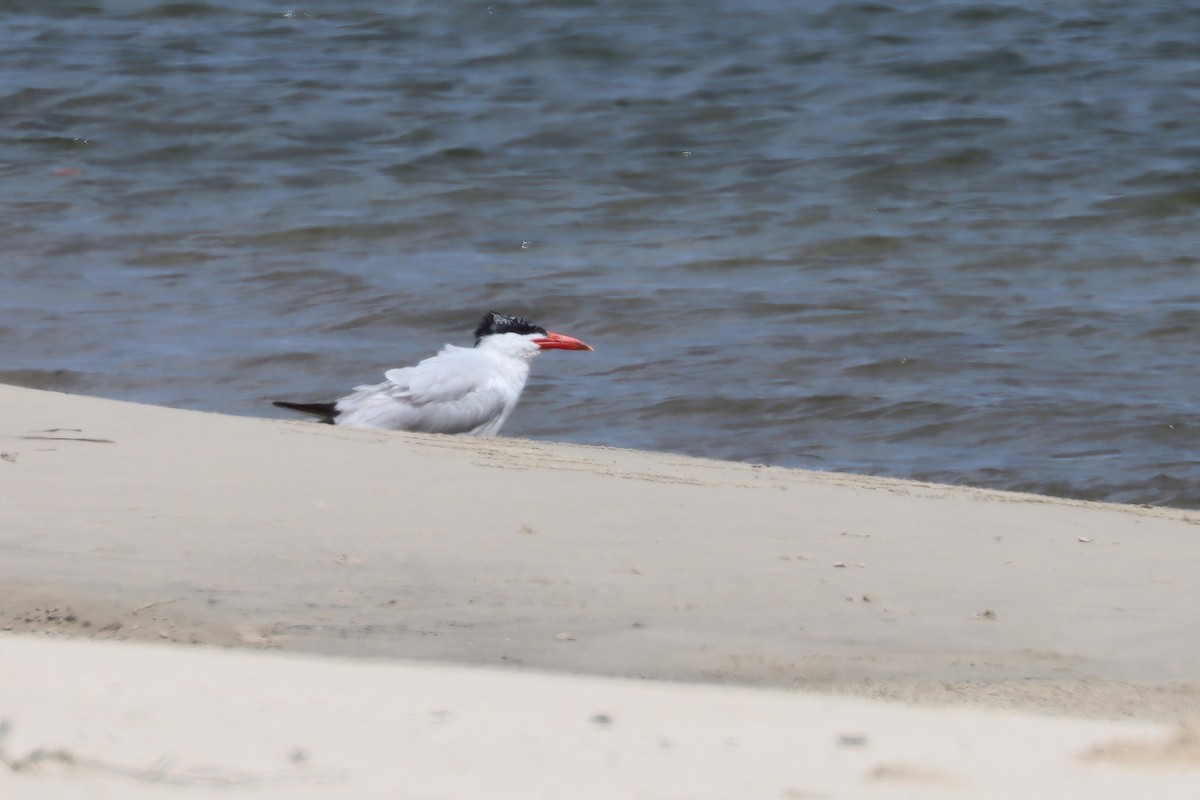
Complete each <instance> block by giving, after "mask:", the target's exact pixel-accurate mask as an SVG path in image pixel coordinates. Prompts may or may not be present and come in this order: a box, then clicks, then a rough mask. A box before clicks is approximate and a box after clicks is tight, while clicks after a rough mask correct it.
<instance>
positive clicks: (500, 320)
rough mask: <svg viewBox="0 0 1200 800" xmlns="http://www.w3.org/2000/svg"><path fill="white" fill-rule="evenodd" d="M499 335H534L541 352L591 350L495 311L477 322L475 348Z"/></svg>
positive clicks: (556, 334) (566, 337)
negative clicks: (487, 338)
mask: <svg viewBox="0 0 1200 800" xmlns="http://www.w3.org/2000/svg"><path fill="white" fill-rule="evenodd" d="M500 333H515V334H517V335H518V336H529V335H530V334H534V335H536V336H537V337H538V338H537V339H534V340H533V341H534V343H535V344H536V345H537V346H538V347H540V348H541V349H542V350H591V349H592V348H591V347H590V346H589V345H586V344H584V343H583V342H581V341H579V340H578V339H575V338H573V337H570V336H564V335H563V334H561V333H554V332H553V331H547V330H546V329H545V328H543V327H542V326H541V325H534V324H533V323H532V322H530V321H529V320H527V319H525V318H524V317H514V316H511V315H509V314H500V313H497V312H495V311H489V312H488V313H486V314H484V315H483V319H482V320H480V321H479V327H478V328H476V329H475V346H476V347H478V346H479V343H480V342H482V341H483V340H484V339H485V338H486V337H488V336H495V335H496V334H500Z"/></svg>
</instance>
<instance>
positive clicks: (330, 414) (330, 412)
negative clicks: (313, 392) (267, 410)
mask: <svg viewBox="0 0 1200 800" xmlns="http://www.w3.org/2000/svg"><path fill="white" fill-rule="evenodd" d="M271 405H273V406H277V407H278V408H286V409H288V410H290V411H299V412H300V413H301V414H312V415H313V416H314V417H320V418H321V422H324V423H326V424H328V425H332V424H333V421H334V420H335V419H336V418H337V415H338V414H339V413H340V412H339V411H338V410H337V404H336V403H287V402H284V401H283V400H276V401H275V402H273V403H271Z"/></svg>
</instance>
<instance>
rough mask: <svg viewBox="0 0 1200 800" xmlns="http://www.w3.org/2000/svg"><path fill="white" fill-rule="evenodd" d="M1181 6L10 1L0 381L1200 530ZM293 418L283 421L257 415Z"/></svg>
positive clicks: (1196, 302)
mask: <svg viewBox="0 0 1200 800" xmlns="http://www.w3.org/2000/svg"><path fill="white" fill-rule="evenodd" d="M1198 43H1200V15H1197V14H1196V13H1195V12H1194V8H1192V7H1190V4H1188V3H1183V2H1165V1H1159V2H1147V3H1124V2H1122V3H1117V2H1087V3H1062V4H1052V8H1051V10H1047V8H1046V4H1042V3H1033V2H1028V1H1027V0H1026V1H1025V2H1020V3H1005V4H999V3H970V2H925V3H899V2H889V3H883V2H866V3H855V4H845V3H832V2H825V3H821V2H814V3H804V4H798V3H785V2H750V3H746V2H737V3H734V2H683V0H658V1H657V2H655V1H654V0H650V1H649V2H647V1H646V0H641V1H640V2H636V3H592V2H558V3H555V2H493V3H490V4H489V3H486V2H480V3H438V2H418V1H417V0H413V1H412V2H396V3H378V2H374V3H368V2H357V1H356V0H340V1H339V2H314V3H310V4H308V5H305V6H300V5H295V6H290V5H288V4H285V3H274V2H264V1H262V0H251V1H249V2H246V1H243V2H238V3H232V2H207V3H202V2H174V3H167V2H133V0H75V1H73V2H69V1H68V0H63V1H62V2H54V3H46V2H41V1H40V0H27V1H25V2H20V1H19V0H18V1H16V2H14V0H8V2H5V3H3V4H0V186H2V187H3V191H2V192H0V241H3V243H4V244H3V249H2V251H0V288H2V290H3V291H2V292H0V343H2V345H3V346H2V347H0V380H4V381H8V382H13V383H20V384H26V385H32V386H39V387H46V388H51V389H60V390H65V391H71V392H80V393H90V394H98V395H106V396H111V397H119V398H126V399H131V400H138V401H146V402H153V403H162V404H167V405H173V406H181V407H186V408H199V409H209V410H216V411H223V412H229V413H235V414H247V415H262V416H275V415H276V412H275V410H274V409H272V408H270V406H269V403H268V401H269V400H270V399H273V398H289V399H326V398H328V397H333V396H336V395H337V394H338V393H339V392H340V391H343V390H345V389H347V388H348V387H350V386H352V385H354V384H356V383H362V382H373V381H375V380H377V379H378V378H379V376H380V374H381V372H382V370H383V369H384V368H387V367H390V366H399V365H403V364H406V363H410V362H412V361H414V360H416V359H418V358H421V357H423V356H425V355H428V354H430V353H431V352H433V351H434V350H435V349H437V348H438V347H439V346H440V345H441V344H442V343H443V342H446V341H452V342H456V343H460V344H467V343H469V341H470V331H471V330H472V328H473V326H474V324H475V322H476V320H477V318H478V317H479V316H480V314H481V313H482V312H483V311H485V310H488V309H491V308H495V309H497V310H501V311H509V312H513V313H522V314H526V315H528V316H530V317H532V318H533V319H535V320H536V321H539V322H541V323H542V324H543V325H545V326H547V327H549V328H551V329H556V330H560V331H562V332H565V333H569V334H573V335H576V336H578V337H580V338H583V339H585V340H586V341H588V342H589V343H591V344H593V345H594V346H595V347H596V348H597V352H596V353H594V354H592V353H585V354H575V353H551V354H548V355H547V356H545V357H544V358H542V359H541V360H539V362H538V363H537V365H536V367H535V370H534V377H533V379H532V380H531V383H530V387H529V389H528V390H527V392H526V396H525V398H524V399H523V400H522V405H521V407H520V408H519V409H518V411H517V413H516V414H515V415H514V417H513V419H512V420H511V421H510V422H509V425H508V427H507V428H506V430H505V433H506V434H509V435H516V436H532V437H536V438H541V439H554V440H567V441H575V442H586V443H595V444H607V445H617V446H624V447H637V448H645V449H652V450H665V451H674V452H685V453H690V454H696V455H702V456H709V457H715V458H724V459H736V460H745V461H753V462H760V463H771V464H782V465H789V466H800V467H810V468H816V469H823V470H848V471H854V472H862V473H873V474H884V475H894V476H901V477H915V478H923V479H931V480H937V481H945V482H951V483H964V484H972V485H980V486H992V487H999V488H1008V489H1019V490H1027V491H1034V492H1041V493H1046V494H1054V495H1066V496H1073V497H1084V498H1097V499H1105V500H1113V501H1121V502H1139V503H1153V504H1166V505H1176V506H1183V507H1189V508H1200V454H1198V453H1200V413H1198V411H1197V402H1198V388H1200V381H1198V380H1197V376H1196V365H1197V356H1198V355H1200V279H1198V266H1197V265H1198V255H1197V254H1198V252H1200V114H1198V113H1197V108H1198V107H1200V44H1198ZM281 414H282V412H280V415H281Z"/></svg>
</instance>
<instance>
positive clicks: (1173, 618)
mask: <svg viewBox="0 0 1200 800" xmlns="http://www.w3.org/2000/svg"><path fill="white" fill-rule="evenodd" d="M0 407H3V408H4V412H5V413H4V414H3V415H2V416H0V552H3V554H4V557H3V559H0V627H3V629H5V630H7V631H12V632H15V633H26V634H40V637H33V638H31V636H29V635H26V636H18V635H14V634H8V635H6V636H5V637H3V638H0V687H2V691H0V718H4V719H7V720H8V721H9V722H10V723H11V724H12V728H11V731H10V732H9V733H8V735H7V738H5V739H0V748H2V750H3V753H4V754H5V758H6V759H7V763H8V765H9V769H8V770H7V771H6V770H4V769H3V768H0V787H3V786H4V781H6V780H7V781H10V782H11V781H21V783H20V784H14V785H19V786H20V787H23V789H22V790H23V791H25V790H26V789H28V790H30V791H32V788H30V787H34V786H35V785H36V786H42V787H57V788H56V789H54V791H56V792H57V791H58V790H62V791H63V792H67V791H68V790H69V791H77V794H76V795H74V796H88V797H102V796H114V797H115V796H121V797H126V796H132V795H130V794H128V793H129V792H135V791H140V790H141V789H140V788H139V787H146V786H150V787H151V788H152V789H161V788H162V787H163V786H164V785H171V786H176V785H177V786H178V787H179V788H180V790H181V791H187V792H193V793H195V792H198V791H201V792H207V791H218V790H219V791H222V792H224V791H227V790H228V791H235V792H241V791H243V790H245V791H251V789H252V790H253V791H267V790H268V789H269V792H270V793H271V796H274V793H279V796H291V795H292V794H296V795H297V796H308V795H310V794H311V795H313V796H316V795H317V794H318V793H323V792H324V791H325V790H327V789H329V788H330V787H331V786H332V787H342V788H349V789H350V790H351V794H350V795H348V796H357V797H362V796H397V795H396V794H394V793H390V792H389V790H388V789H387V788H386V787H395V786H396V785H399V784H398V783H397V782H398V781H402V776H403V780H406V781H409V783H405V784H403V785H404V786H406V787H410V789H406V790H405V793H401V794H400V795H399V796H412V797H455V796H479V793H480V792H481V791H482V792H484V793H485V794H487V795H488V796H496V797H507V796H513V797H517V796H520V797H539V796H545V797H555V796H564V794H565V795H566V796H584V797H586V796H596V797H612V796H653V797H708V796H711V797H723V796H727V797H750V796H763V797H824V796H829V797H841V796H847V797H874V796H880V797H891V796H926V794H925V793H926V792H927V791H932V790H933V789H936V791H937V792H940V793H941V794H938V795H937V796H943V795H945V796H955V794H957V795H959V796H996V797H1011V796H1047V797H1051V796H1054V797H1059V796H1064V795H1063V792H1064V791H1066V789H1067V788H1071V789H1072V791H1076V790H1077V791H1085V790H1086V791H1087V792H1088V795H1087V796H1096V797H1107V796H1111V797H1119V796H1130V795H1128V794H1125V795H1122V794H1121V793H1120V792H1119V791H1118V789H1122V788H1124V789H1128V788H1129V787H1131V786H1137V787H1140V788H1145V789H1147V790H1148V789H1151V788H1152V789H1153V790H1154V791H1153V792H1152V793H1151V794H1148V795H1145V796H1158V797H1166V796H1180V797H1183V796H1195V793H1196V791H1198V790H1200V783H1197V779H1198V778H1200V770H1197V768H1196V764H1197V763H1198V761H1200V760H1198V759H1197V757H1196V752H1195V751H1196V749H1197V745H1196V737H1195V736H1194V735H1192V734H1191V733H1188V732H1187V731H1189V730H1190V729H1189V728H1186V727H1185V728H1177V725H1178V724H1180V723H1181V722H1184V721H1186V720H1188V719H1189V718H1191V717H1195V716H1197V712H1198V710H1200V682H1198V678H1197V676H1198V675H1200V635H1198V634H1200V630H1198V626H1197V623H1196V613H1195V609H1196V608H1200V581H1196V580H1195V578H1194V576H1195V575H1196V574H1197V572H1198V571H1200V569H1198V568H1200V536H1198V535H1200V527H1198V525H1197V523H1198V521H1200V519H1198V515H1197V514H1195V513H1194V512H1185V511H1174V510H1162V509H1142V508H1132V507H1123V506H1105V505H1098V504H1088V503H1078V502H1065V501H1056V500H1051V499H1047V498H1041V497H1033V496H1025V495H1015V494H1005V493H999V492H990V491H979V490H971V489H956V488H950V487H945V486H934V485H928V484H918V483H912V482H904V481H893V480H881V479H870V478H861V477H855V476H847V475H836V474H825V473H813V472H805V471H799V470H782V469H766V468H755V467H752V466H747V465H738V464H727V463H719V462H711V461H704V460H698V459H688V458H682V457H677V456H671V455H663V454H652V453H642V452H634V451H619V450H608V449H603V448H589V447H577V446H566V445H555V444H545V443H538V442H529V441H519V440H505V439H501V440H488V441H480V440H471V439H461V438H448V437H438V436H418V435H404V434H388V433H378V432H369V431H352V430H342V429H336V428H330V427H327V426H320V425H315V424H310V423H303V422H295V423H289V422H277V421H271V420H263V419H243V418H233V417H225V416H219V415H212V414H200V413H195V412H187V411H179V410H172V409H165V408H155V407H148V406H139V405H134V404H128V403H118V402H113V401H106V400H99V399H95V398H83V397H74V396H68V395H63V394H56V393H49V392H38V391H32V390H27V389H17V388H13V387H7V386H0ZM67 636H72V637H74V638H76V639H79V638H80V637H90V638H92V639H103V640H128V639H140V640H150V641H154V642H167V643H170V642H182V643H196V644H208V645H221V646H226V647H230V648H233V649H232V650H229V651H227V652H223V651H220V650H218V649H215V648H211V647H210V648H203V647H182V646H159V647H148V646H146V645H144V644H142V645H133V644H128V643H126V644H117V643H114V642H99V641H92V642H88V641H82V640H76V641H47V640H46V637H53V638H56V639H63V638H65V637H67ZM264 649H270V650H282V651H293V653H292V654H291V655H287V654H285V653H261V652H253V651H254V650H264ZM301 652H303V653H308V654H323V655H326V656H338V657H340V658H338V659H323V658H317V659H312V658H311V657H308V658H301V657H298V656H297V653H301ZM364 656H371V657H377V658H380V659H384V661H380V662H378V663H371V662H364V661H363V660H362V657H364ZM348 657H355V658H357V659H358V661H351V660H348ZM397 659H403V660H406V661H407V662H409V663H398V662H397ZM414 660H415V661H425V662H427V663H426V665H424V666H422V665H419V664H414V663H411V662H413V661H414ZM445 662H455V663H458V664H467V665H476V666H484V665H491V667H492V669H487V670H478V669H476V670H471V669H465V668H461V667H454V668H452V667H446V666H442V664H444V663H445ZM496 667H500V668H501V669H500V670H497V669H495V668H496ZM547 670H550V671H555V672H558V673H560V674H557V675H547V674H544V672H545V671H547ZM562 673H585V674H592V675H608V676H620V677H625V678H651V679H656V682H649V683H648V682H634V681H612V680H607V679H601V678H597V677H577V676H572V675H568V674H562ZM663 679H671V680H682V681H687V682H692V683H697V684H709V685H707V686H700V685H692V686H688V685H679V684H664V683H661V682H659V681H661V680H663ZM712 684H726V685H729V684H732V685H737V686H739V687H760V688H767V689H772V691H760V690H751V689H749V688H732V687H729V686H726V687H724V688H722V687H720V686H713V685H712ZM797 689H805V690H818V691H821V692H825V693H838V694H841V695H845V694H855V695H862V696H868V697H873V698H887V699H891V700H900V701H910V702H911V701H919V702H922V703H923V704H926V705H928V704H930V703H933V704H946V703H950V704H957V705H986V706H992V707H1010V708H1012V707H1015V708H1020V709H1024V710H1026V711H1028V710H1042V711H1050V712H1053V713H1056V714H1060V715H1071V716H1075V717H1079V716H1092V717H1111V718H1120V717H1132V718H1138V719H1140V720H1141V721H1129V722H1122V723H1116V722H1100V721H1096V720H1092V721H1080V720H1069V719H1060V720H1053V719H1044V718H1034V717H1027V716H1020V715H1011V714H1000V713H998V712H996V711H981V710H967V709H960V710H956V711H948V710H937V709H931V708H913V707H906V706H903V705H887V704H880V703H869V702H865V701H862V700H848V699H845V698H844V697H841V698H837V697H832V696H826V697H821V696H816V695H812V694H797V693H796V692H795V690H797ZM780 690H788V691H780ZM443 712H445V713H443ZM597 715H600V718H598V717H597ZM603 717H609V718H610V720H609V722H605V721H604V720H603V719H602V718H603ZM465 719H469V720H471V722H470V724H467V725H459V724H457V722H456V723H454V724H451V722H450V721H449V720H465ZM613 720H615V721H613ZM1156 721H1157V722H1156ZM396 726H399V727H398V728H397V727H396ZM1180 730H1182V731H1184V733H1183V734H1180V736H1181V738H1178V739H1177V740H1173V739H1172V737H1173V736H1176V734H1177V733H1178V731H1180ZM452 731H453V733H452ZM443 735H444V736H445V737H446V738H444V739H442V738H439V737H442V736H443ZM598 737H599V738H598ZM605 737H607V738H605ZM731 742H733V743H732V744H731ZM1172 742H1174V743H1172ZM439 743H441V744H439ZM37 748H51V751H52V750H53V748H66V749H67V750H68V751H69V753H70V756H71V758H73V759H75V761H76V763H75V766H73V767H66V766H64V765H63V764H62V763H60V762H62V761H63V760H64V758H65V755H66V754H65V753H59V754H58V755H59V756H64V758H57V757H56V756H55V755H54V753H53V752H49V753H48V754H47V755H46V756H45V757H42V758H38V757H34V758H33V759H32V761H29V760H28V756H29V754H30V753H31V752H33V751H35V750H36V749H37ZM1096 748H1100V749H1099V750H1097V749H1096ZM308 753H311V754H313V755H312V756H311V757H310V756H309V755H306V754H308ZM1089 753H1091V754H1093V755H1094V756H1096V757H1090V756H1089V755H1088V754H1089ZM1097 753H1098V755H1096V754H1097ZM318 754H319V755H318ZM388 754H391V755H390V756H389V755H388ZM398 754H399V755H398ZM171 755H174V756H177V758H176V760H174V761H171V762H169V763H167V765H166V766H165V767H161V768H155V769H152V770H151V772H150V773H147V772H146V771H145V770H147V769H149V768H151V767H153V766H154V763H155V761H156V760H158V759H160V758H163V757H164V756H171ZM389 757H390V758H392V759H393V760H392V761H389V760H388V758H389ZM489 758H490V759H492V760H490V761H489ZM89 759H91V760H90V761H89ZM206 764H209V765H216V767H214V768H215V769H216V773H214V774H216V775H217V778H214V779H213V780H209V778H205V777H204V774H205V773H204V769H207V767H205V766H204V765H206ZM26 765H32V766H38V767H40V768H41V770H42V773H41V774H42V775H43V777H45V778H47V780H45V781H42V782H40V783H36V784H35V783H34V782H32V781H29V775H28V770H25V769H20V768H21V767H23V766H26ZM1006 765H1007V766H1006ZM197 770H199V772H197ZM1022 770H1026V771H1028V774H1029V775H1037V776H1041V777H1037V778H1036V779H1033V778H1030V779H1029V780H1030V781H1032V783H1030V782H1028V781H1026V783H1022V781H1023V780H1025V779H1024V778H1022V777H1021V774H1022V772H1021V771H1022ZM726 773H728V774H726ZM55 776H57V777H55ZM221 776H224V777H221ZM239 776H240V777H239ZM247 776H250V777H247ZM264 776H265V777H264ZM456 776H458V777H456ZM464 776H465V777H464ZM721 776H724V777H721ZM209 777H211V776H209ZM51 778H52V779H51ZM535 778H536V781H542V780H543V779H544V780H545V782H546V784H545V785H546V786H547V787H550V788H547V789H545V790H544V791H543V790H542V789H538V790H537V791H533V790H531V789H529V788H528V787H529V786H531V785H533V783H531V782H534V781H535ZM573 778H575V779H578V780H576V782H575V783H572V784H571V791H570V792H567V793H564V792H563V791H562V790H561V787H562V783H561V781H568V782H569V781H571V780H572V779H573ZM652 779H654V780H659V779H661V781H662V782H660V783H653V782H652ZM60 780H61V784H60V783H58V782H56V781H60ZM580 780H582V782H583V784H586V787H585V788H584V789H581V788H579V787H580V785H582V784H581V783H580ZM206 781H207V782H206ZM221 781H225V785H222V786H218V784H221ZM164 782H165V783H164ZM235 784H236V785H235ZM1027 784H1028V785H1027ZM522 786H524V787H526V790H525V791H521V790H520V787H522ZM537 786H541V783H537ZM1031 786H1033V787H1039V788H1037V791H1036V792H1034V791H1033V790H1032V789H1031V788H1030V787H1031ZM380 787H385V788H380ZM647 787H651V788H652V789H653V790H651V788H647ZM997 787H999V788H997ZM1064 787H1065V788H1064ZM641 788H646V791H645V792H642V791H641ZM1001 789H1002V790H1003V791H1001ZM1060 790H1061V791H1060ZM47 791H50V790H49V789H47ZM372 792H380V794H372ZM589 792H590V793H589ZM1017 792H1019V793H1017ZM1031 792H1032V793H1031ZM947 793H949V794H947ZM4 796H10V793H8V792H4ZM21 796H31V795H24V794H23V795H21ZM45 796H53V797H66V796H71V795H69V794H65V793H59V794H56V793H51V794H47V795H45ZM322 796H325V795H324V794H322Z"/></svg>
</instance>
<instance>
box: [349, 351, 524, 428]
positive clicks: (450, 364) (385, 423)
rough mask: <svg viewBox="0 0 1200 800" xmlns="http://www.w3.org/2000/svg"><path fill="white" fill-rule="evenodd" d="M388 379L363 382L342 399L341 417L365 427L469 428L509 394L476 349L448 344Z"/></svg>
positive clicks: (483, 421) (491, 416) (500, 407)
mask: <svg viewBox="0 0 1200 800" xmlns="http://www.w3.org/2000/svg"><path fill="white" fill-rule="evenodd" d="M384 377H385V378H386V379H387V380H386V381H385V382H384V383H380V384H377V385H374V386H370V385H369V386H360V387H357V388H356V389H355V393H354V394H352V395H349V396H348V397H344V398H342V399H341V400H339V401H338V410H339V411H342V412H343V413H344V414H345V417H344V418H343V419H339V421H342V422H344V423H347V424H352V425H360V426H366V427H377V428H392V429H399V430H410V431H424V432H428V433H465V432H468V431H473V430H475V429H477V428H480V427H483V426H485V425H487V424H488V423H489V422H492V421H494V420H495V419H496V418H497V417H498V416H499V415H500V414H502V413H503V411H504V408H505V404H506V402H507V401H508V399H509V397H508V395H509V393H508V392H506V391H505V386H504V384H503V382H502V381H501V380H499V379H498V377H497V376H496V375H494V374H493V373H491V372H490V371H489V370H488V369H487V363H486V362H485V361H483V360H482V359H480V358H479V356H478V354H477V353H475V351H472V350H467V349H466V348H459V347H447V348H446V349H445V350H443V351H442V352H441V353H439V354H438V355H437V356H435V357H433V358H428V359H425V360H424V361H422V362H421V363H419V364H417V365H416V366H413V367H404V368H402V369H392V370H388V371H387V372H386V373H384Z"/></svg>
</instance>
